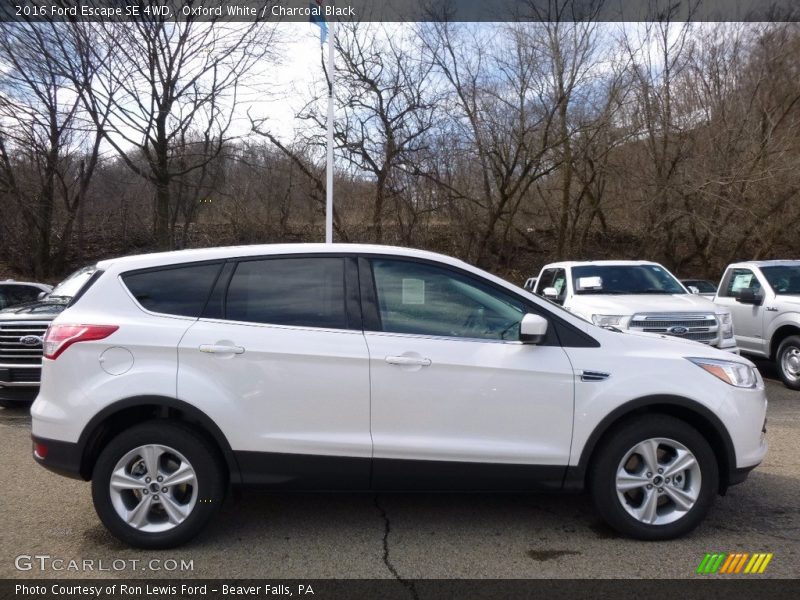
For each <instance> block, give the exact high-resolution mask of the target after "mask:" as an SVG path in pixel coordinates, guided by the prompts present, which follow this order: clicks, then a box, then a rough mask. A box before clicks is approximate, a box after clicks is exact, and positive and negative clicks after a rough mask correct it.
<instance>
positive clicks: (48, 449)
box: [31, 435, 89, 480]
mask: <svg viewBox="0 0 800 600" xmlns="http://www.w3.org/2000/svg"><path fill="white" fill-rule="evenodd" d="M31 439H32V441H33V459H34V460H35V461H36V462H37V463H39V464H40V465H42V466H43V467H44V468H45V469H48V470H50V471H53V472H54V473H58V474H59V475H64V476H66V477H71V478H73V479H83V480H88V479H89V478H88V476H87V475H88V474H84V473H81V463H82V462H83V453H82V452H81V449H80V447H79V446H78V444H76V443H73V442H62V441H61V440H50V439H46V438H40V437H37V436H35V435H32V436H31Z"/></svg>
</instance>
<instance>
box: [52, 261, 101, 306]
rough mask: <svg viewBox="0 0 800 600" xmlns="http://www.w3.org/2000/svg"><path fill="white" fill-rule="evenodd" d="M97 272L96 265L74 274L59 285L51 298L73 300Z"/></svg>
mask: <svg viewBox="0 0 800 600" xmlns="http://www.w3.org/2000/svg"><path fill="white" fill-rule="evenodd" d="M96 270H97V266H96V265H90V266H88V267H83V268H82V269H78V270H77V271H75V272H74V273H72V274H71V275H70V276H69V277H67V278H66V279H65V280H64V281H62V282H61V283H59V284H58V285H57V286H56V287H55V288H54V289H53V291H52V292H50V294H48V297H49V298H72V297H73V296H74V295H75V294H77V293H78V292H79V291H80V289H81V288H82V287H83V284H84V283H86V282H87V281H89V278H90V277H91V276H92V274H93V273H94V272H95V271H96Z"/></svg>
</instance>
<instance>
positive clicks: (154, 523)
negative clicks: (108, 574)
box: [92, 421, 225, 548]
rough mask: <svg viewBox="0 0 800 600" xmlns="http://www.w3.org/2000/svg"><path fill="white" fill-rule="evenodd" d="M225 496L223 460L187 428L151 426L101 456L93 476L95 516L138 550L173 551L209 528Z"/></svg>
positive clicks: (118, 440) (131, 433) (111, 445)
mask: <svg viewBox="0 0 800 600" xmlns="http://www.w3.org/2000/svg"><path fill="white" fill-rule="evenodd" d="M224 495H225V470H224V466H223V464H222V460H221V459H220V457H219V454H218V453H217V452H215V451H214V449H213V448H211V447H210V445H209V443H208V441H207V440H205V439H204V438H203V437H202V436H201V435H199V434H198V433H197V432H195V431H194V430H192V429H191V428H189V427H185V426H183V425H182V424H179V423H174V422H167V421H150V422H147V423H143V424H141V425H137V426H135V427H133V428H131V429H128V430H126V431H124V432H122V433H121V434H119V435H118V436H117V437H115V438H114V439H113V440H111V442H110V443H109V444H108V445H107V446H106V447H105V448H104V449H103V450H102V452H101V453H100V456H99V458H98V460H97V464H96V465H95V469H94V472H93V476H92V498H93V500H94V505H95V510H96V511H97V514H98V516H99V517H100V519H101V521H102V522H103V524H104V525H105V526H106V527H107V528H108V529H109V531H110V532H111V533H112V534H113V535H114V536H116V537H117V538H119V539H120V540H122V541H123V542H126V543H128V544H130V545H132V546H137V547H139V548H170V547H174V546H178V545H180V544H183V543H185V542H187V541H189V540H190V539H191V538H193V537H194V536H196V535H197V534H198V533H200V531H201V530H202V529H203V527H205V525H206V524H207V523H208V521H209V520H210V519H211V517H212V516H213V515H214V513H215V512H216V510H217V509H218V508H219V506H220V504H221V503H222V500H223V498H224Z"/></svg>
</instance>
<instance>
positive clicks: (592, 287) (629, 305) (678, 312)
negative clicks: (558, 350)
mask: <svg viewBox="0 0 800 600" xmlns="http://www.w3.org/2000/svg"><path fill="white" fill-rule="evenodd" d="M534 293H535V294H537V295H539V296H542V297H544V298H547V299H549V300H551V301H552V302H556V303H558V304H561V305H562V306H563V307H564V308H566V309H567V310H569V311H570V312H572V313H574V314H576V315H578V316H580V317H583V318H584V319H586V320H587V321H591V322H593V323H594V324H595V325H599V326H601V327H616V328H619V329H627V330H630V331H642V332H646V333H656V334H662V335H670V336H675V337H679V338H682V339H685V340H693V341H696V342H701V343H703V344H708V345H710V346H715V347H717V348H720V349H721V350H728V351H731V352H738V348H737V347H736V340H735V338H734V335H733V324H732V319H731V311H730V310H729V309H727V308H723V307H719V306H716V305H715V304H714V303H713V302H712V301H711V300H709V299H708V298H704V297H702V296H699V295H697V294H693V293H691V292H689V291H688V290H687V289H686V288H685V287H684V286H683V285H682V284H681V283H680V281H678V280H677V279H676V278H675V276H674V275H673V274H672V273H670V272H669V271H668V270H667V269H666V268H664V267H663V266H661V265H659V264H658V263H654V262H648V261H629V260H613V261H606V260H600V261H592V262H572V261H570V262H559V263H552V264H549V265H545V266H544V267H543V268H542V270H541V272H540V273H539V278H538V280H537V282H536V288H535V290H534Z"/></svg>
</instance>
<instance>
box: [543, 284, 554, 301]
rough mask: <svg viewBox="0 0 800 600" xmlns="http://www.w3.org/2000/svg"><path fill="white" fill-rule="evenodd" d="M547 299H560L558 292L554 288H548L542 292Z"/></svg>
mask: <svg viewBox="0 0 800 600" xmlns="http://www.w3.org/2000/svg"><path fill="white" fill-rule="evenodd" d="M542 294H543V295H544V297H545V298H551V299H552V298H558V290H557V289H556V288H554V287H546V288H544V289H543V290H542Z"/></svg>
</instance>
